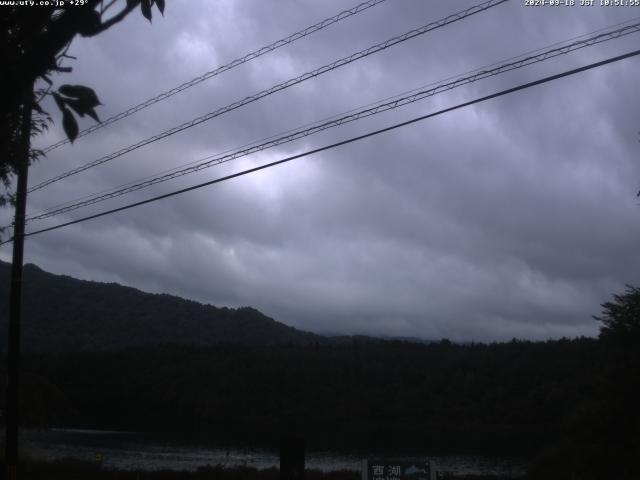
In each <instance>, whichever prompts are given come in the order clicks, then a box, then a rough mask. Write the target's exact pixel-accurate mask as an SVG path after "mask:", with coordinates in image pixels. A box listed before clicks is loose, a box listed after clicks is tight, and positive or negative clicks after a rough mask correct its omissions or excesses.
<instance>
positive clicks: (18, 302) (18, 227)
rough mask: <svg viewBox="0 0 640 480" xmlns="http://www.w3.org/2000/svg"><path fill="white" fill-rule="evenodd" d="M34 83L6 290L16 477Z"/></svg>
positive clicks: (10, 447)
mask: <svg viewBox="0 0 640 480" xmlns="http://www.w3.org/2000/svg"><path fill="white" fill-rule="evenodd" d="M32 103H33V85H31V86H30V87H29V89H28V91H27V92H26V95H25V99H24V103H23V107H22V108H23V112H22V125H21V134H22V138H21V140H22V145H21V147H22V151H21V152H20V154H21V156H22V158H21V159H20V162H19V163H18V172H17V173H18V185H17V188H16V211H15V219H14V224H13V260H12V263H11V291H10V294H9V335H8V342H9V345H8V347H9V348H8V354H7V412H6V413H7V418H6V422H7V423H6V432H5V434H6V443H5V461H6V464H7V480H17V478H18V473H19V472H18V465H19V462H20V457H19V452H18V426H19V406H20V403H19V390H20V318H21V307H22V263H23V257H24V219H25V211H26V207H27V175H28V172H29V148H30V140H31V109H32Z"/></svg>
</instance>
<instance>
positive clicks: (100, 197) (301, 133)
mask: <svg viewBox="0 0 640 480" xmlns="http://www.w3.org/2000/svg"><path fill="white" fill-rule="evenodd" d="M637 32H640V22H639V23H635V24H632V25H627V26H625V27H622V28H618V29H616V30H612V31H607V32H604V33H601V34H599V35H595V36H592V37H589V38H586V39H583V40H580V41H577V42H573V43H571V44H568V45H563V46H561V47H557V48H553V49H550V50H546V51H543V52H540V53H537V54H535V55H530V56H527V57H524V58H519V59H518V60H516V61H513V62H508V63H505V64H502V65H498V66H497V67H494V68H490V69H480V70H477V71H476V72H475V73H474V74H472V75H468V76H463V77H458V78H456V79H455V80H453V81H451V82H448V83H441V84H438V85H436V86H434V87H431V88H426V89H423V90H419V91H413V92H411V94H409V95H405V96H403V97H400V98H394V99H393V100H391V101H387V102H384V103H379V104H376V105H375V106H373V107H370V108H365V109H362V110H359V111H356V112H354V113H349V114H347V115H344V116H342V117H339V118H334V119H332V120H329V121H326V122H323V123H320V124H315V125H313V126H311V127H309V128H300V129H298V130H294V131H292V132H288V133H287V134H286V135H282V136H279V137H276V138H273V139H270V140H269V141H267V142H263V143H260V144H257V145H251V146H248V147H246V148H241V149H239V150H236V151H234V152H231V153H226V154H218V155H215V156H210V157H207V158H204V159H201V160H200V161H198V163H196V164H192V165H190V166H188V167H185V168H182V169H173V170H171V171H168V172H163V173H162V174H158V175H157V176H153V177H147V178H146V179H144V180H142V181H140V182H138V183H131V182H130V183H129V184H127V185H125V186H122V187H121V188H117V189H115V190H111V191H109V192H107V193H100V194H96V195H93V196H90V197H89V198H86V199H84V200H81V201H78V202H75V203H71V204H63V205H62V206H59V207H54V208H51V209H49V210H46V211H44V212H42V213H39V214H36V215H32V216H29V217H27V219H26V221H27V222H30V221H34V220H41V219H45V218H50V217H53V216H55V215H60V214H63V213H67V212H70V211H73V210H77V209H79V208H82V207H86V206H88V205H93V204H96V203H99V202H103V201H105V200H108V199H111V198H115V197H119V196H122V195H125V194H128V193H131V192H134V191H137V190H141V189H143V188H147V187H150V186H152V185H155V184H158V183H162V182H166V181H169V180H172V179H174V178H178V177H182V176H184V175H188V174H190V173H195V172H198V171H200V170H203V169H205V168H210V167H212V166H215V165H220V164H222V163H226V162H229V161H232V160H235V159H237V158H240V157H244V156H247V155H250V154H253V153H256V152H259V151H262V150H266V149H268V148H272V147H275V146H278V145H282V144H285V143H289V142H292V141H294V140H298V139H300V138H303V137H307V136H309V135H313V134H315V133H318V132H321V131H323V130H327V129H329V128H333V127H337V126H340V125H344V124H346V123H350V122H354V121H356V120H360V119H362V118H365V117H369V116H372V115H377V114H379V113H382V112H386V111H389V110H393V109H396V108H399V107H402V106H404V105H408V104H411V103H414V102H417V101H419V100H423V99H425V98H428V97H431V96H434V95H437V94H439V93H443V92H446V91H449V90H452V89H454V88H458V87H461V86H463V85H467V84H469V83H473V82H476V81H478V80H482V79H485V78H488V77H492V76H496V75H499V74H502V73H505V72H509V71H512V70H516V69H519V68H523V67H526V66H529V65H533V64H535V63H539V62H543V61H546V60H549V59H551V58H555V57H557V56H559V55H565V54H568V53H571V52H574V51H576V50H579V49H581V48H585V47H589V46H592V45H596V44H599V43H602V42H606V41H609V40H613V39H615V38H620V37H622V36H624V35H629V34H631V33H637Z"/></svg>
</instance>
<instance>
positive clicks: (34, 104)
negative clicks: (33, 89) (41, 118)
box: [33, 102, 47, 115]
mask: <svg viewBox="0 0 640 480" xmlns="http://www.w3.org/2000/svg"><path fill="white" fill-rule="evenodd" d="M33 109H34V110H35V111H36V112H38V113H39V114H40V115H46V114H47V112H45V111H44V110H43V109H42V107H41V106H40V105H39V104H37V103H35V102H34V103H33Z"/></svg>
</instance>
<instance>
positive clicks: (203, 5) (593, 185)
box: [0, 0, 640, 341]
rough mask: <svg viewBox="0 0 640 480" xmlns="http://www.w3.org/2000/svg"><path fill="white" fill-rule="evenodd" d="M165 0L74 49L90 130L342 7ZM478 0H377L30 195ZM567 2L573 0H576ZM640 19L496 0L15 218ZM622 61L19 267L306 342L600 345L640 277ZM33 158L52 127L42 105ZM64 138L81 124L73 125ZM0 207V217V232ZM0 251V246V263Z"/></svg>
mask: <svg viewBox="0 0 640 480" xmlns="http://www.w3.org/2000/svg"><path fill="white" fill-rule="evenodd" d="M356 3H357V2H356V1H353V2H352V1H349V0H322V1H320V0H266V1H265V0H216V1H213V0H182V1H180V0H170V1H168V2H167V7H166V11H165V16H164V17H160V16H159V15H158V12H157V10H154V14H155V15H154V18H153V23H152V24H149V23H148V22H147V21H146V20H145V19H144V18H143V17H142V15H141V14H140V13H139V12H135V13H134V14H132V15H130V16H129V18H127V19H126V20H125V21H123V22H122V23H121V24H119V25H117V26H115V27H113V28H112V29H111V30H109V31H108V32H106V33H105V34H103V35H100V36H99V37H96V38H93V39H77V40H76V41H75V42H74V43H73V45H72V47H71V50H70V52H69V53H70V54H72V55H75V56H77V58H78V59H77V61H74V62H73V63H72V66H73V67H74V71H73V73H71V74H66V75H58V76H57V77H56V78H55V82H56V84H57V85H60V84H63V83H72V84H85V85H89V86H92V87H93V88H94V89H95V90H96V92H97V93H98V95H99V97H100V99H101V101H102V103H103V104H104V106H102V107H100V109H99V111H98V113H99V115H100V116H101V117H102V118H107V117H109V116H111V115H113V114H115V113H118V112H120V111H122V110H124V109H126V108H128V107H129V106H131V105H133V104H136V103H139V102H140V101H143V100H146V99H147V98H149V97H151V96H154V95H156V94H158V93H161V92H163V91H165V90H167V89H170V88H172V87H174V86H176V85H178V84H180V83H182V82H185V81H188V80H190V79H191V78H193V77H196V76H198V75H201V74H202V73H204V72H206V71H209V70H212V69H213V68H215V67H216V66H218V65H222V64H224V63H227V62H228V61H230V60H233V59H234V58H237V57H240V56H242V55H244V54H245V53H248V52H250V51H252V50H255V49H257V48H259V47H261V46H263V45H266V44H268V43H270V42H272V41H274V40H277V39H279V38H282V37H285V36H287V35H288V34H290V33H293V32H295V31H297V30H300V29H302V28H304V27H306V26H309V25H311V24H314V23H316V22H318V21H319V20H322V19H323V18H326V17H329V16H332V15H334V14H336V13H338V12H339V11H341V10H343V9H345V8H348V7H351V6H353V5H355V4H356ZM475 3H479V2H470V1H466V0H446V1H445V0H388V1H386V2H384V3H382V4H381V5H379V6H376V7H374V8H371V9H369V10H367V11H365V12H363V13H361V14H359V15H356V16H354V17H351V18H349V19H347V20H345V21H343V22H340V23H338V24H336V25H333V26H331V27H329V28H327V29H325V30H323V31H321V32H318V33H315V34H313V35H311V36H309V37H307V38H305V39H303V40H300V41H298V42H296V43H295V44H293V45H290V46H287V47H285V48H281V49H279V50H277V51H275V52H272V53H270V54H267V55H265V56H263V57H261V58H259V59H257V60H254V61H252V62H249V63H247V64H245V65H242V66H240V67H238V68H236V69H234V70H232V71H230V72H227V73H225V74H223V75H220V76H217V77H215V78H213V79H210V80H208V81H206V82H203V83H201V84H200V85H198V86H196V87H193V88H191V89H189V90H187V91H185V92H183V93H181V94H179V95H176V96H174V97H172V98H171V99H169V100H167V101H165V102H161V103H159V104H157V105H155V106H153V107H150V108H148V109H146V110H144V111H142V112H139V113H137V114H136V115H133V116H131V117H129V118H127V119H125V120H123V121H121V122H118V123H115V124H113V125H110V126H108V127H106V128H104V129H102V130H100V131H98V132H96V133H94V134H93V135H90V136H87V137H84V138H81V139H79V140H77V141H76V142H75V144H74V145H73V146H70V145H66V146H64V147H61V148H58V149H57V150H55V151H53V152H51V153H50V154H49V155H48V157H47V158H46V159H45V160H43V161H42V162H40V163H38V164H37V165H35V166H34V167H32V169H31V171H30V185H35V184H36V183H38V182H40V181H43V180H46V179H48V178H50V177H51V176H54V175H57V174H59V173H61V172H64V171H66V170H68V169H70V168H73V167H76V166H79V165H82V164H83V163H86V162H89V161H91V160H95V159H96V158H99V157H101V156H103V155H105V154H108V153H111V152H112V151H115V150H118V149H120V148H122V147H125V146H127V145H130V144H132V143H135V142H137V141H138V140H140V139H142V138H146V137H149V136H151V135H154V134H157V133H159V132H161V131H164V130H166V129H168V128H171V127H173V126H175V125H178V124H180V123H182V122H185V121H188V120H190V119H192V118H194V117H197V116H200V115H203V114H205V113H207V112H210V111H213V110H216V109H217V108H219V107H222V106H225V105H227V104H229V103H231V102H233V101H235V100H239V99H241V98H244V97H246V96H248V95H252V94H254V93H256V92H258V91H260V90H263V89H265V88H268V87H270V86H272V85H274V84H276V83H279V82H282V81H285V80H287V79H289V78H291V77H294V76H297V75H300V74H302V73H305V72H307V71H309V70H313V69H315V68H317V67H320V66H322V65H324V64H326V63H329V62H331V61H332V60H335V59H338V58H340V57H343V56H346V55H348V54H350V53H353V52H355V51H358V50H360V49H363V48H365V47H368V46H370V45H372V44H374V43H378V42H380V41H383V40H386V39H387V38H389V37H392V36H395V35H398V34H401V33H404V32H406V31H408V30H411V29H413V28H416V27H420V26H422V25H425V24H427V23H429V22H431V21H434V20H438V19H440V18H442V17H444V16H446V15H448V14H450V13H454V12H457V11H460V10H462V9H464V8H467V7H469V6H471V5H474V4H475ZM578 3H579V0H578ZM638 15H640V8H637V7H635V8H633V7H601V6H593V7H580V6H574V7H551V6H545V7H540V6H536V7H528V6H525V5H524V1H523V0H511V1H510V2H507V3H506V4H504V5H501V6H498V7H495V8H493V9H490V10H488V11H486V12H484V13H480V14H477V15H474V16H472V17H470V18H467V19H465V20H462V21H460V22H457V23H455V24H452V25H449V26H447V27H444V28H441V29H438V30H436V31H433V32H431V33H427V34H425V35H422V36H420V37H417V38H415V39H412V40H410V41H407V42H404V43H402V44H400V45H397V46H394V47H392V48H389V49H387V50H385V51H383V52H381V53H379V54H375V55H373V56H371V57H368V58H366V59H363V60H360V61H358V62H356V63H354V64H351V65H348V66H345V67H342V68H341V69H338V70H336V71H333V72H330V73H328V74H325V75H323V76H321V77H318V78H316V79H312V80H310V81H307V82H304V83H303V84H300V85H297V86H295V87H292V88H289V89H287V90H285V91H282V92H279V93H276V94H274V95H271V96H270V97H267V98H265V99H263V100H259V101H257V102H254V103H252V104H250V105H247V106H245V107H242V108H240V109H238V110H236V111H234V112H231V113H228V114H226V115H223V116H221V117H218V118H216V119H213V120H211V121H208V122H205V123H203V124H201V125H199V126H197V127H194V128H191V129H189V130H187V131H185V132H182V133H180V134H177V135H174V136H172V137H169V138H167V139H164V140H162V141H159V142H156V143H154V144H152V145H149V146H147V147H144V148H141V149H139V150H137V151H135V152H133V153H131V154H128V155H125V156H122V157H120V158H118V159H116V160H113V161H112V162H109V163H107V164H105V165H102V166H99V167H96V168H93V169H91V170H89V171H86V172H84V173H82V174H79V175H76V176H73V177H70V178H68V179H66V180H65V181H61V182H58V183H56V184H53V185H51V186H49V187H47V188H45V189H42V190H39V191H37V192H34V193H33V194H32V195H31V196H30V198H29V212H31V213H34V212H38V211H40V210H43V209H45V208H49V207H51V206H54V205H57V204H59V203H62V202H65V201H68V200H73V199H76V198H79V197H82V196H85V195H88V194H91V193H95V192H98V191H101V190H104V189H107V188H111V187H113V186H116V185H120V184H122V183H125V182H129V181H132V180H136V179H139V178H142V177H145V176H148V175H151V174H155V173H157V172H160V171H162V170H166V169H168V168H173V167H175V166H178V165H182V164H185V163H188V162H192V161H195V160H198V159H200V158H202V157H205V156H207V155H211V154H215V153H219V152H223V151H225V150H228V149H232V148H234V147H239V146H242V145H244V144H246V143H249V142H253V141H255V140H258V139H262V138H265V137H269V136H271V135H274V134H277V133H280V132H283V131H286V130H290V129H293V128H296V127H299V126H301V125H304V124H307V123H310V122H315V121H317V120H320V119H323V118H325V117H328V116H331V115H334V114H338V113H341V112H345V111H347V110H351V109H353V108H356V107H359V106H363V105H366V104H369V103H371V102H375V101H378V100H380V99H383V98H386V97H389V96H392V95H396V94H398V93H402V92H405V91H407V90H411V89H414V88H417V87H421V86H424V85H427V84H430V83H433V82H438V81H441V80H443V79H446V78H447V77H450V76H452V75H457V74H461V73H464V72H467V71H469V70H473V69H476V68H478V67H482V66H485V65H488V64H492V63H494V62H497V61H500V60H503V59H507V58H510V57H513V56H516V55H520V54H522V53H524V52H527V51H530V50H534V49H538V48H541V47H545V46H548V45H550V44H553V43H556V42H560V41H564V40H567V39H569V38H572V37H576V36H578V35H583V34H587V33H590V32H592V31H594V30H597V29H601V28H603V27H607V26H610V25H613V24H617V23H620V22H623V21H627V20H630V19H632V18H634V17H637V16H638ZM639 38H640V34H633V35H629V36H627V37H625V38H622V39H618V40H613V41H611V42H607V43H604V44H602V45H598V46H595V47H590V48H587V49H583V50H580V51H579V52H576V53H573V54H570V55H564V56H561V57H558V58H556V59H554V60H551V61H548V62H544V63H542V64H539V65H536V66H532V67H527V68H524V69H521V70H518V71H516V72H512V73H510V74H506V75H501V76H499V77H494V78H491V79H487V80H483V81H480V82H477V83H474V84H472V85H469V86H466V87H462V88H459V89H456V90H453V91H451V92H448V93H444V94H440V95H438V96H436V97H433V98H431V99H428V100H425V101H421V102H418V103H416V104H414V105H412V106H409V107H404V108H401V109H399V110H397V111H394V112H390V113H386V114H382V115H378V116H376V117H372V118H368V119H365V120H362V121H358V122H356V123H353V124H351V125H348V126H344V127H340V128H335V129H331V130H328V131H326V132H323V133H321V134H318V135H314V136H310V137H307V138H305V139H303V140H299V141H296V142H293V143H290V144H287V145H284V146H281V147H277V148H273V149H270V150H267V151H264V152H262V153H259V154H255V155H253V156H250V157H246V158H243V159H238V160H235V161H233V162H230V163H228V164H226V165H224V166H216V167H212V168H210V169H208V170H205V171H201V172H199V173H196V174H193V175H188V176H185V177H182V178H181V179H179V180H174V181H171V182H167V183H163V184H160V185H156V186H155V187H153V188H150V189H146V190H142V191H140V192H137V193H136V194H132V195H128V196H124V197H121V198H120V199H117V200H112V201H109V202H105V203H101V204H99V205H96V206H94V207H91V208H87V209H82V210H77V211H75V212H72V213H69V214H67V215H63V216H61V217H57V218H56V219H51V220H47V221H40V222H38V223H36V222H34V223H33V224H31V225H29V226H28V230H29V229H31V230H33V229H35V228H36V227H44V226H48V225H54V224H56V223H59V222H62V221H68V220H71V219H75V218H80V217H82V216H85V215H88V214H91V213H96V212H99V211H102V210H104V209H106V208H111V207H115V206H119V205H124V204H126V203H130V202H132V201H135V200H141V199H144V198H148V197H150V196H152V195H157V194H161V193H164V192H169V191H171V190H175V189H177V188H181V187H184V186H189V185H192V184H196V183H199V182H202V181H205V180H208V179H213V178H216V177H219V176H221V175H224V174H228V173H232V172H235V171H239V170H241V169H244V168H247V167H250V166H255V165H259V164H262V163H266V162H269V161H273V160H277V159H279V158H282V157H284V156H287V155H291V154H294V153H300V152H304V151H306V150H309V149H312V148H316V147H319V146H322V145H325V144H328V143H332V142H336V141H338V140H342V139H345V138H348V137H350V136H353V135H357V134H361V133H366V132H368V131H371V130H374V129H376V128H381V127H383V126H387V125H390V124H392V123H396V122H400V121H403V120H407V119H409V118H412V117H415V116H418V115H423V114H425V113H429V112H432V111H435V110H438V109H440V108H443V107H447V106H451V105H455V104H457V103H461V102H464V101H468V100H472V99H474V98H476V97H479V96H482V95H486V94H489V93H493V92H495V91H498V90H500V89H504V88H507V87H510V86H515V85H517V84H519V83H523V82H526V81H531V80H534V79H537V78H539V77H542V76H544V75H549V74H552V73H558V72H561V71H564V70H567V69H569V68H575V67H577V66H580V65H583V64H586V63H589V62H594V61H597V60H601V59H605V58H607V57H609V56H612V55H616V54H621V53H626V52H628V51H631V50H634V49H636V48H638V45H640V42H639V41H638V40H639ZM638 78H640V58H639V57H635V58H632V59H629V60H625V61H622V62H618V63H615V64H612V65H609V66H605V67H602V68H600V69H597V70H593V71H589V72H586V73H582V74H579V75H576V76H573V77H569V78H566V79H562V80H559V81H555V82H553V83H550V84H546V85H543V86H539V87H535V88H531V89H528V90H526V91H523V92H519V93H515V94H512V95H510V96H505V97H501V98H499V99H495V100H491V101H488V102H484V103H481V104H477V105H474V106H472V107H468V108H465V109H461V110H458V111H455V112H452V113H449V114H446V115H442V116H439V117H435V118H432V119H430V120H427V121H424V122H420V123H417V124H413V125H411V126H408V127H405V128H402V129H399V130H395V131H392V132H389V133H386V134H382V135H378V136H376V137H373V138H369V139H366V140H363V141H360V142H357V143H354V144H350V145H347V146H343V147H340V148H336V149H333V150H330V151H326V152H323V153H319V154H316V155H313V156H309V157H304V158H301V159H298V160H295V161H293V162H290V163H288V164H285V165H282V166H278V167H275V168H271V169H268V170H266V171H262V172H259V173H256V174H252V175H249V176H244V177H241V178H238V179H234V180H231V181H228V182H224V183H222V184H218V185H215V186H211V187H208V188H205V189H201V190H198V191H195V192H190V193H187V194H184V195H181V196H178V197H173V198H171V199H167V200H163V201H160V202H156V203H153V204H149V205H146V206H142V207H139V208H136V209H132V210H128V211H126V212H122V213H118V214H114V215H110V216H108V217H103V218H100V219H96V220H91V221H88V222H85V223H82V224H78V225H74V226H71V227H68V228H63V229H60V230H57V231H55V232H50V233H44V234H41V235H37V236H33V237H30V238H29V239H28V240H27V243H26V253H25V262H30V263H35V264H37V265H39V266H40V267H42V268H43V269H45V270H48V271H51V272H54V273H60V274H67V275H71V276H74V277H78V278H82V279H90V280H97V281H116V282H119V283H123V284H126V285H130V286H134V287H137V288H140V289H142V290H145V291H151V292H165V293H171V294H175V295H180V296H183V297H186V298H191V299H195V300H198V301H201V302H203V303H210V304H213V305H217V306H223V305H226V306H230V307H237V306H245V305H250V306H253V307H255V308H258V309H259V310H261V311H262V312H264V313H265V314H267V315H269V316H271V317H273V318H275V319H276V320H279V321H281V322H284V323H286V324H288V325H292V326H294V327H297V328H301V329H305V330H311V331H315V332H320V333H323V332H332V333H344V334H354V333H361V334H370V335H393V336H416V337H424V338H431V339H434V338H436V339H437V338H443V337H447V338H450V339H453V340H460V341H471V340H475V341H490V340H505V339H511V338H512V337H518V338H527V339H547V338H558V337H562V336H569V337H573V336H578V335H596V334H597V324H596V322H595V321H594V320H593V319H592V318H591V315H594V314H598V313H599V312H600V304H601V303H602V302H604V301H606V300H608V299H609V298H610V296H611V294H613V293H619V292H621V291H622V290H623V289H624V285H625V284H633V285H639V284H640V249H639V248H638V245H639V241H640V202H639V200H638V198H637V197H636V193H637V192H638V189H640V162H639V158H640V143H638V140H639V137H638V131H639V130H640V95H639V94H638V88H637V86H638ZM50 110H51V112H53V116H54V118H55V120H56V123H55V125H53V126H52V128H51V131H50V133H49V134H47V135H45V136H43V137H41V138H38V139H37V140H36V143H37V145H39V146H46V145H49V144H51V143H53V142H55V141H57V140H59V139H60V138H63V133H62V129H61V121H60V115H59V113H58V112H56V111H55V107H53V106H51V108H50ZM82 122H83V123H82V126H89V125H91V120H87V121H85V120H84V119H83V120H82ZM9 214H10V212H9V211H8V210H4V211H3V212H1V214H0V218H1V219H2V220H3V223H8V222H9V221H10V215H9ZM10 253H11V251H10V246H9V245H5V246H3V247H2V248H1V250H0V257H1V258H3V259H5V260H8V259H10Z"/></svg>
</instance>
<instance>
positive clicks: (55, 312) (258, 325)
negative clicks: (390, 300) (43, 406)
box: [0, 262, 322, 352]
mask: <svg viewBox="0 0 640 480" xmlns="http://www.w3.org/2000/svg"><path fill="white" fill-rule="evenodd" d="M10 267H11V265H10V264H8V263H5V262H0V312H2V315H1V316H0V332H1V333H2V335H1V337H2V338H6V336H5V332H6V328H7V317H8V315H7V312H8V298H9V278H10ZM22 328H23V349H24V350H25V351H31V352H81V351H91V352H95V351H105V350H113V349H118V348H125V347H134V346H150V345H162V344H165V343H176V344H188V345H213V344H218V343H234V344H242V345H274V344H282V343H284V344H286V343H293V344H309V343H311V342H314V341H320V340H322V337H320V336H317V335H314V334H312V333H307V332H302V331H300V330H296V329H295V328H292V327H289V326H287V325H284V324H283V323H280V322H276V321H275V320H273V319H272V318H269V317H267V316H266V315H263V314H262V313H260V312H259V311H258V310H255V309H253V308H249V307H245V308H238V309H230V308H217V307H214V306H211V305H203V304H201V303H198V302H194V301H190V300H185V299H182V298H179V297H175V296H172V295H164V294H151V293H145V292H142V291H140V290H137V289H135V288H130V287H124V286H122V285H119V284H117V283H100V282H88V281H83V280H78V279H75V278H71V277H68V276H64V275H53V274H51V273H48V272H45V271H44V270H41V269H40V268H38V267H37V266H35V265H32V264H27V265H25V268H24V283H23V321H22ZM6 348H7V345H6V343H5V342H0V352H4V351H6Z"/></svg>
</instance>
